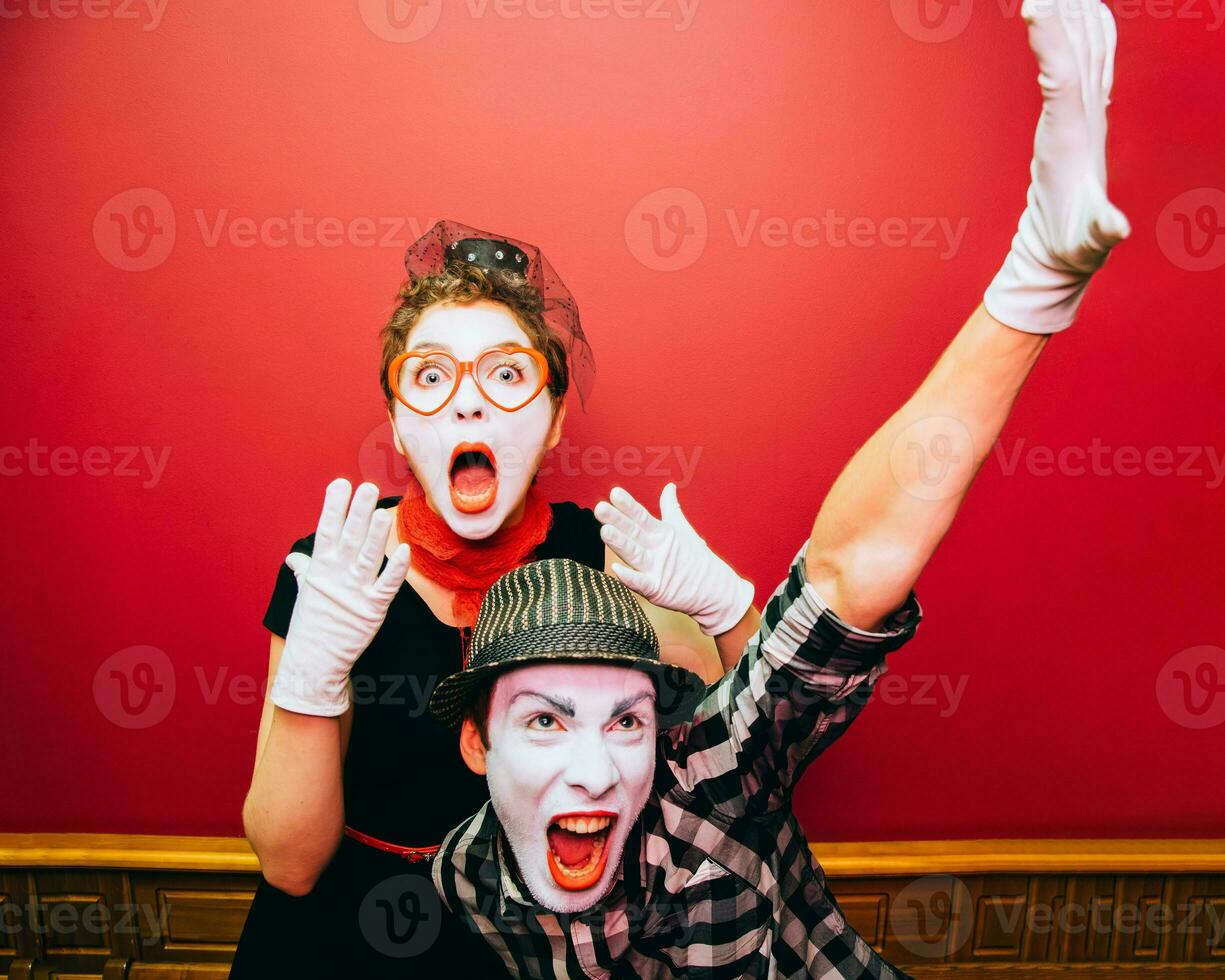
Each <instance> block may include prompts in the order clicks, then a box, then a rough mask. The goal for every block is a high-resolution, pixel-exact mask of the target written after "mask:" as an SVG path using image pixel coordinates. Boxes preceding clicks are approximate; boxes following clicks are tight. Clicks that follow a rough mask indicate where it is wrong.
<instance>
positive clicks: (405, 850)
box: [345, 824, 442, 861]
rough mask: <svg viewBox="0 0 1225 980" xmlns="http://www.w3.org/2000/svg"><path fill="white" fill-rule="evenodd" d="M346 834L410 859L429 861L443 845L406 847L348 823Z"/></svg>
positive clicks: (358, 840) (370, 845) (359, 841)
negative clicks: (373, 835)
mask: <svg viewBox="0 0 1225 980" xmlns="http://www.w3.org/2000/svg"><path fill="white" fill-rule="evenodd" d="M345 836H346V837H352V838H353V839H354V840H355V841H357V842H358V843H361V844H365V845H366V846H367V847H376V848H378V849H379V850H380V851H386V852H387V853H388V854H398V855H399V856H400V857H402V858H405V859H407V860H409V861H428V860H429V859H430V858H432V857H433V856H434V855H435V854H437V853H438V850H439V848H440V847H442V845H441V844H434V845H433V846H432V847H405V846H404V845H403V844H392V843H390V842H389V841H385V840H379V839H378V838H377V837H371V836H370V835H369V834H363V833H362V832H361V831H360V830H354V829H353V828H352V827H350V826H349V825H348V824H345Z"/></svg>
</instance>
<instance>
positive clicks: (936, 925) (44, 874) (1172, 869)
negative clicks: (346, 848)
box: [0, 834, 1225, 980]
mask: <svg viewBox="0 0 1225 980" xmlns="http://www.w3.org/2000/svg"><path fill="white" fill-rule="evenodd" d="M813 851H814V853H816V854H817V855H818V856H819V858H820V860H821V864H822V866H823V867H824V868H825V870H826V873H827V874H828V875H829V877H830V879H831V886H832V888H833V891H834V894H835V895H836V896H837V899H838V902H839V904H840V905H841V906H842V909H843V911H844V912H845V913H846V916H847V918H848V919H849V920H850V922H851V923H852V924H853V925H854V926H855V928H856V929H857V930H859V932H860V933H861V934H862V935H863V936H864V937H866V938H867V939H868V941H869V942H871V943H872V944H873V945H875V947H876V948H877V949H878V950H880V951H881V952H882V953H883V954H884V955H885V956H886V957H887V958H888V959H890V960H891V961H892V962H894V963H896V964H898V965H899V966H901V967H902V968H903V969H905V970H906V971H907V972H908V973H911V974H912V975H913V976H914V977H916V978H920V980H936V978H941V980H944V978H974V977H984V978H990V977H1012V976H1015V977H1022V978H1026V980H1047V978H1059V980H1068V978H1086V980H1087V978H1099V977H1100V978H1105V977H1111V978H1116V980H1117V978H1121V977H1122V978H1128V977H1135V978H1141V977H1161V978H1167V980H1175V978H1184V977H1186V978H1192V977H1194V978H1201V980H1207V978H1209V977H1221V978H1225V935H1223V934H1225V840H1201V841H1191V840H1171V841H1159V840H1107V841H1081V840H1030V841H1020V840H998V841H912V842H890V843H868V844H846V843H840V844H815V845H813ZM258 874H259V871H258V862H257V861H256V859H255V855H254V854H253V853H252V852H251V849H250V847H249V846H248V845H247V842H246V841H245V840H242V839H240V838H237V839H236V838H218V837H146V836H116V835H97V834H71V835H61V834H0V976H7V977H9V978H10V980H35V978H37V980H85V978H95V980H123V978H127V980H197V978H201V980H202V978H213V980H216V978H221V977H225V976H226V975H227V974H228V963H229V962H230V959H231V957H232V956H233V952H234V946H235V943H236V942H237V940H238V936H239V934H240V933H241V931H242V925H243V920H244V918H245V916H246V911H247V907H248V905H249V903H250V901H251V897H252V895H253V894H254V890H255V884H256V881H257V880H258ZM406 975H407V974H406Z"/></svg>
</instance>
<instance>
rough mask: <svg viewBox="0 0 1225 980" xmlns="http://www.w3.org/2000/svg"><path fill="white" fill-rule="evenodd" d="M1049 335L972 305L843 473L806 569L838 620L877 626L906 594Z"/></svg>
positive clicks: (826, 504)
mask: <svg viewBox="0 0 1225 980" xmlns="http://www.w3.org/2000/svg"><path fill="white" fill-rule="evenodd" d="M1048 339H1049V335H1045V334H1032V333H1023V332H1021V331H1019V330H1013V329H1011V328H1009V327H1006V326H1004V325H1003V324H1001V323H999V322H998V321H996V320H995V319H993V318H992V317H991V316H990V315H989V314H988V313H987V312H986V310H985V309H984V308H983V307H981V306H980V307H979V308H978V309H977V310H975V311H974V313H973V314H972V315H971V316H970V319H969V320H968V321H967V322H966V324H965V325H964V326H963V327H962V328H961V330H960V331H959V332H958V333H957V336H956V337H954V338H953V341H952V343H951V344H949V346H948V348H947V349H946V350H945V351H944V353H943V354H942V355H941V357H940V359H939V360H938V361H937V362H936V365H935V367H934V368H932V370H931V373H930V374H928V376H927V378H926V379H925V380H924V381H923V383H922V385H920V386H919V389H918V390H917V391H916V392H915V393H914V395H912V396H911V398H910V399H909V400H908V401H907V402H906V403H905V404H904V405H903V406H902V407H901V408H900V409H899V410H898V411H897V412H895V413H894V414H893V416H892V417H891V418H890V419H889V420H888V421H887V422H886V423H885V424H884V425H883V426H881V428H880V429H878V430H877V431H876V433H875V434H873V435H872V437H871V438H870V439H869V440H868V441H867V442H866V443H865V444H864V445H863V447H862V448H861V449H860V450H859V451H858V452H857V453H856V454H855V455H854V457H853V458H852V459H851V461H850V463H848V464H847V466H846V468H845V469H844V470H843V471H842V474H841V475H840V476H839V477H838V479H837V480H836V481H835V483H834V485H833V487H832V488H831V490H830V492H829V495H828V496H827V497H826V499H825V501H824V503H823V504H822V505H821V510H820V512H819V514H818V515H817V520H816V523H815V524H814V526H813V532H812V539H811V542H810V545H809V548H808V557H807V572H808V576H809V580H810V581H811V582H812V583H813V585H814V587H815V588H816V589H817V591H818V593H820V594H821V596H822V597H823V598H824V599H825V600H826V601H827V602H828V603H829V604H830V606H831V608H832V609H833V610H834V611H835V612H836V613H838V615H839V616H841V617H842V618H843V619H844V620H846V621H847V622H848V623H850V624H851V625H853V626H857V627H859V628H860V629H869V630H871V629H875V628H876V627H877V626H879V625H880V623H881V621H882V620H883V619H884V618H885V617H886V616H888V615H889V613H891V612H893V611H894V610H895V609H896V608H897V607H898V606H899V605H900V604H901V603H902V602H904V601H905V599H906V596H907V595H908V594H909V592H910V589H911V588H912V587H913V586H914V583H915V582H916V581H917V580H918V577H919V573H920V572H921V571H922V570H923V567H924V566H925V565H926V564H927V561H928V559H930V558H931V556H932V554H933V553H934V552H935V550H936V547H937V546H938V545H939V544H940V541H941V540H942V539H943V537H944V535H945V533H946V532H947V531H948V529H949V526H950V525H951V524H952V521H953V518H954V516H955V515H956V514H957V510H958V508H959V507H960V506H961V502H962V501H963V500H964V499H965V495H966V493H967V491H968V490H969V489H970V484H971V483H972V482H973V480H974V477H975V475H976V474H977V473H978V470H979V468H980V467H981V465H982V463H983V461H984V460H985V459H986V457H987V455H988V453H989V452H990V451H991V447H992V446H993V445H994V443H995V440H996V439H997V438H998V437H999V434H1000V431H1001V430H1002V429H1003V427H1004V423H1005V421H1007V419H1008V415H1009V412H1011V410H1012V406H1013V404H1014V402H1015V401H1016V398H1017V395H1018V394H1019V392H1020V390H1021V387H1022V386H1023V385H1024V383H1025V380H1026V378H1027V377H1028V376H1029V373H1030V371H1031V370H1032V369H1033V366H1034V364H1035V363H1036V362H1037V360H1038V356H1039V355H1040V354H1041V352H1042V350H1043V348H1044V347H1045V345H1046V342H1047V340H1048Z"/></svg>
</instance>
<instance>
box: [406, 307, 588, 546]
mask: <svg viewBox="0 0 1225 980" xmlns="http://www.w3.org/2000/svg"><path fill="white" fill-rule="evenodd" d="M506 345H514V346H519V347H531V346H532V345H531V342H530V341H529V339H528V336H527V334H526V333H525V332H524V330H523V328H522V327H521V326H520V325H519V323H518V321H516V320H515V317H514V315H513V314H512V313H511V311H510V310H509V309H508V308H507V307H506V306H505V305H503V304H502V303H495V302H492V301H488V300H479V301H477V302H475V303H467V304H464V305H462V306H456V305H436V306H431V307H430V308H429V309H427V310H426V311H425V312H424V313H423V314H422V315H421V318H420V319H419V320H418V321H417V324H416V325H415V326H414V327H413V329H412V332H411V333H410V334H409V337H408V349H409V350H445V351H447V352H448V353H450V354H452V355H454V357H455V358H456V359H457V360H459V361H472V360H475V359H476V357H477V355H478V354H480V353H481V352H482V351H484V350H488V349H489V348H490V347H501V346H506ZM563 417H564V406H563V407H559V408H558V411H557V413H556V419H555V418H554V412H553V399H552V398H551V397H550V396H549V390H548V387H547V386H546V387H545V388H544V389H542V390H541V392H540V393H539V394H538V395H537V396H536V397H535V398H533V399H532V400H531V401H530V402H528V404H527V405H525V406H524V407H523V408H521V409H519V410H518V411H515V412H507V411H504V410H503V409H500V408H498V407H497V406H496V405H494V404H492V403H491V402H489V401H488V400H487V399H486V398H485V396H484V395H482V394H481V391H480V389H479V388H477V386H476V383H475V382H474V381H473V380H472V376H471V374H466V375H464V378H463V380H462V381H461V382H460V385H459V390H458V391H456V392H455V396H454V397H453V398H452V399H451V401H449V402H448V403H447V405H446V407H444V408H443V409H442V411H440V412H438V413H437V414H435V415H420V414H418V413H417V412H414V411H412V410H411V409H409V408H406V407H405V406H404V405H401V404H400V403H399V402H398V401H397V402H395V403H394V414H393V415H392V428H393V430H394V432H395V441H396V449H398V450H399V451H400V452H401V453H402V454H403V455H404V457H405V459H407V461H408V465H409V468H410V469H411V470H412V471H413V475H414V476H416V477H417V480H418V482H419V483H420V484H421V486H422V487H423V488H424V490H425V494H426V499H427V500H428V502H429V505H430V508H431V509H432V510H434V511H435V512H437V513H438V514H439V515H440V516H441V517H442V519H443V520H444V521H446V522H447V525H448V526H449V527H450V528H451V530H453V531H454V532H455V533H456V534H458V535H460V536H461V537H465V538H469V539H471V540H479V539H481V538H487V537H489V535H491V534H493V533H494V532H495V531H496V530H498V528H500V527H501V526H502V525H503V524H504V523H506V521H507V519H508V518H512V517H513V518H514V519H515V520H518V517H519V515H520V514H521V513H522V508H523V500H524V497H525V496H526V494H527V490H528V487H529V486H531V482H532V478H533V477H534V476H535V474H536V470H537V469H539V467H540V460H541V458H542V457H543V456H544V454H545V452H547V451H548V450H549V449H551V448H552V447H553V446H554V445H556V443H557V440H558V439H559V438H560V436H561V422H562V418H563Z"/></svg>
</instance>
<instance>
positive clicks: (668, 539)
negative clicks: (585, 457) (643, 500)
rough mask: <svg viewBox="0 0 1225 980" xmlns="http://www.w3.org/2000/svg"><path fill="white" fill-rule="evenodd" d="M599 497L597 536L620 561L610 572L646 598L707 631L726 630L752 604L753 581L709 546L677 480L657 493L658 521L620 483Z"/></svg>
mask: <svg viewBox="0 0 1225 980" xmlns="http://www.w3.org/2000/svg"><path fill="white" fill-rule="evenodd" d="M608 496H609V500H608V501H603V500H602V501H600V502H599V503H598V504H596V507H595V516H596V517H597V518H598V519H599V521H600V523H601V524H603V525H604V526H603V527H602V528H601V529H600V537H602V538H603V539H604V543H605V544H607V545H608V546H609V547H610V548H612V550H613V551H614V552H615V553H616V554H617V557H619V558H620V559H621V561H622V562H625V564H624V565H623V564H620V563H619V562H613V565H612V573H613V575H615V576H616V577H617V578H619V579H620V580H621V581H622V582H624V583H625V584H626V585H628V586H629V587H630V588H631V589H633V590H634V591H635V592H637V593H638V594H639V595H641V596H642V597H643V598H644V599H646V600H647V601H648V602H653V603H655V605H657V606H662V607H664V608H665V609H675V610H677V611H679V612H683V613H685V614H687V615H689V616H692V617H693V618H694V619H695V620H696V621H697V624H698V625H699V626H700V627H701V628H702V632H703V633H705V634H706V635H707V636H718V635H719V634H720V633H726V632H727V631H728V630H730V629H731V628H732V627H733V626H735V625H736V624H737V623H738V622H740V618H741V617H742V616H743V615H744V614H745V612H746V611H747V610H748V608H749V606H750V605H752V603H753V585H752V583H751V582H747V581H745V580H744V579H742V578H741V577H740V576H739V575H737V574H736V573H735V572H734V571H732V568H731V566H730V565H728V564H727V562H725V561H724V560H723V559H722V558H720V557H719V556H718V555H716V554H715V553H714V552H713V551H711V550H710V547H709V545H707V544H706V542H705V541H703V540H702V539H701V538H700V537H699V536H698V533H697V532H696V531H695V530H694V529H693V528H692V527H691V526H690V524H689V521H687V520H686V519H685V515H684V514H683V513H682V512H681V505H680V504H679V503H677V500H676V484H674V483H669V484H668V485H667V486H665V487H664V489H663V493H661V494H660V495H659V512H660V515H661V517H662V518H663V519H662V520H659V519H657V518H655V517H653V516H652V515H651V513H650V511H648V510H647V509H646V508H645V507H643V506H642V504H640V503H638V501H637V500H635V499H634V498H633V497H632V496H630V494H629V493H628V492H627V491H625V490H622V489H621V488H620V487H614V488H613V491H612V493H610V494H609V495H608Z"/></svg>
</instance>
